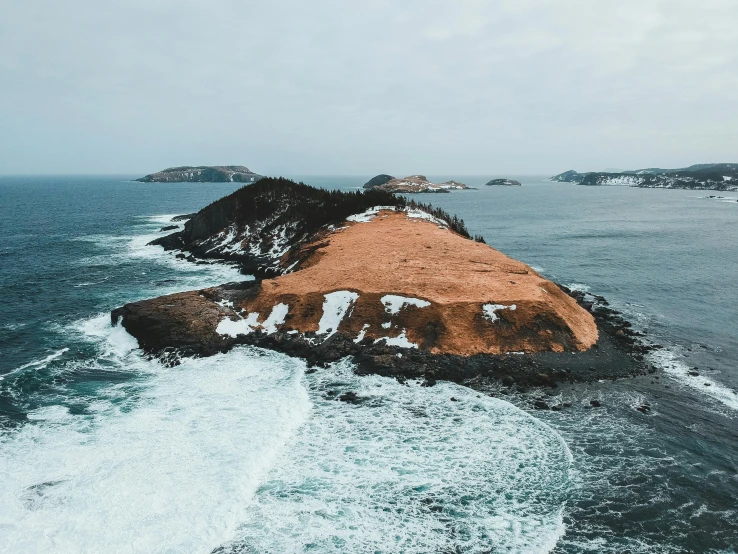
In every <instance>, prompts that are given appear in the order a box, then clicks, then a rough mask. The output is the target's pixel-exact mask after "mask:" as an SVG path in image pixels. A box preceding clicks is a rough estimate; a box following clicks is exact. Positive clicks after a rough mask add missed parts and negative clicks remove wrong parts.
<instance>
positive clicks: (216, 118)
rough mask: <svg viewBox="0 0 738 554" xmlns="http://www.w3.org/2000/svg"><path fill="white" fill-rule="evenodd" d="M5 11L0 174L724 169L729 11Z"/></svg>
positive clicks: (533, 5) (719, 4) (340, 7)
mask: <svg viewBox="0 0 738 554" xmlns="http://www.w3.org/2000/svg"><path fill="white" fill-rule="evenodd" d="M698 8H699V9H697V8H695V3H694V2H689V1H681V0H670V1H668V2H665V1H657V0H639V1H634V0H619V1H617V2H614V1H610V0H600V1H598V2H591V1H583V0H564V1H560V2H555V3H553V2H546V1H543V0H515V1H509V0H501V1H497V2H487V1H481V0H473V1H472V0H465V1H459V0H457V1H455V2H439V1H435V0H426V1H417V0H409V1H406V2H402V3H397V2H389V1H384V0H377V1H374V2H357V1H344V2H335V1H334V2H310V3H308V2H302V1H295V0H277V1H273V2H268V3H266V2H243V1H225V0H215V1H209V2H204V1H198V0H178V1H174V0H159V1H141V0H128V1H126V2H123V1H120V0H110V1H108V2H105V3H100V2H93V1H89V0H70V1H67V2H63V3H61V2H52V1H49V0H29V1H28V2H22V3H21V2H15V3H13V4H11V5H10V6H8V7H6V8H5V9H4V11H5V14H4V18H3V20H2V21H0V74H2V75H3V86H2V87H0V121H2V122H3V128H4V129H3V133H2V134H0V172H2V173H12V172H23V173H43V172H125V173H139V172H147V171H153V170H156V169H159V168H161V167H163V166H167V165H181V164H200V163H243V164H245V165H249V166H250V167H251V166H252V167H253V168H254V169H255V170H257V171H262V172H265V173H282V174H290V173H293V174H294V173H376V172H391V173H398V174H399V173H412V172H417V171H422V172H425V173H441V174H449V173H458V174H465V173H466V174H474V173H478V174H489V173H504V172H510V173H526V172H552V171H557V170H559V169H568V168H570V167H576V168H578V169H581V170H586V169H597V168H600V167H607V166H615V167H640V166H655V165H660V166H679V165H685V164H689V163H695V162H702V161H713V160H723V161H730V160H732V158H733V157H734V151H735V145H736V143H737V140H736V139H738V131H737V130H736V129H738V125H737V124H738V121H737V120H738V110H737V109H736V108H738V105H737V103H738V100H736V98H737V97H736V95H735V90H736V85H737V84H738V72H737V71H736V70H735V69H736V67H738V65H737V64H738V59H737V56H738V54H736V53H738V37H737V36H736V34H735V33H734V30H733V28H732V27H733V23H734V22H735V21H736V19H737V17H738V4H735V2H733V1H732V0H728V1H718V0H706V1H703V2H700V4H699V6H698Z"/></svg>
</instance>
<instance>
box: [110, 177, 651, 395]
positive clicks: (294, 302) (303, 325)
mask: <svg viewBox="0 0 738 554" xmlns="http://www.w3.org/2000/svg"><path fill="white" fill-rule="evenodd" d="M153 244H158V245H161V246H163V247H164V248H165V249H166V250H173V251H178V253H177V257H179V258H187V259H190V260H192V261H195V260H197V262H198V263H217V262H223V261H226V262H230V263H236V264H238V265H239V266H240V267H241V269H242V271H243V272H244V273H248V274H251V275H254V276H255V277H256V279H255V280H251V281H244V282H239V283H231V284H225V285H221V286H217V287H212V288H208V289H203V290H196V291H191V292H184V293H178V294H174V295H169V296H164V297H160V298H154V299H151V300H143V301H140V302H133V303H130V304H126V305H125V306H122V307H120V308H117V309H116V310H114V311H113V312H112V314H111V319H112V322H113V324H122V325H123V326H124V327H125V329H126V330H127V331H128V332H129V333H130V334H131V335H133V336H134V337H135V338H136V339H137V340H138V342H139V345H140V347H141V348H142V349H143V350H144V351H145V352H147V353H149V354H152V355H156V356H159V357H160V358H161V359H162V360H164V361H167V362H170V363H177V359H178V357H179V356H181V355H188V356H191V355H196V356H209V355H213V354H216V353H218V352H225V351H227V350H229V349H231V348H233V347H234V346H236V345H254V346H259V347H262V348H268V349H272V350H278V351H281V352H285V353H287V354H289V355H291V356H297V357H301V358H304V359H306V360H307V361H308V362H309V364H310V365H312V366H316V365H317V366H320V365H321V364H325V363H330V362H334V361H337V360H340V359H341V358H343V357H346V356H352V357H353V360H354V362H355V363H356V367H357V369H356V371H357V372H359V373H378V374H382V375H393V376H397V377H398V378H403V379H404V378H410V377H415V378H418V377H419V378H425V380H426V382H427V383H428V385H429V386H431V385H432V384H433V383H434V382H435V379H448V380H454V381H462V380H464V379H469V378H473V377H474V376H479V375H484V376H486V377H489V378H496V379H501V380H502V379H506V378H507V379H510V378H514V380H515V382H517V383H520V384H522V383H527V384H530V385H546V386H555V383H556V381H557V380H562V381H575V380H592V379H595V378H602V377H603V376H606V377H621V376H624V375H633V374H641V373H643V372H644V371H645V367H644V365H643V364H642V363H641V362H639V359H640V360H642V359H643V357H642V356H641V354H642V353H644V352H646V351H647V350H645V349H646V348H647V347H644V346H642V345H640V343H638V342H637V340H636V339H635V334H634V333H633V332H632V331H630V329H629V325H628V324H627V322H625V321H623V320H622V319H620V318H619V316H618V315H617V313H616V312H614V311H613V310H611V309H609V308H607V307H606V305H607V303H606V302H605V301H604V299H601V298H594V297H593V298H587V297H585V295H583V294H581V293H575V292H572V291H569V290H567V289H565V288H563V287H560V286H558V285H556V284H555V283H553V282H551V281H549V280H547V279H545V278H544V277H542V276H541V275H539V274H538V273H537V272H536V271H534V270H533V269H532V268H531V267H530V266H527V265H525V264H523V263H521V262H519V261H517V260H514V259H512V258H509V257H507V256H505V255H504V254H502V253H500V252H498V251H496V250H494V249H492V248H490V247H489V246H487V245H486V244H484V242H483V239H482V238H481V237H471V236H470V234H469V232H468V231H467V229H466V227H465V225H464V222H463V221H462V220H460V219H458V218H457V217H455V216H451V215H449V214H447V213H446V212H444V211H443V210H440V209H438V208H433V207H431V206H428V205H424V204H419V203H417V202H414V201H411V200H407V199H405V198H404V197H402V196H398V195H394V194H392V193H390V192H387V191H384V190H377V189H369V190H367V191H365V192H342V191H327V190H322V189H316V188H313V187H310V186H307V185H304V184H302V183H295V182H293V181H290V180H287V179H271V178H265V179H262V180H261V181H259V182H258V183H256V184H254V185H250V186H246V187H243V188H241V189H239V190H238V191H236V192H234V193H233V194H231V195H229V196H226V197H225V198H222V199H221V200H219V201H217V202H214V203H213V204H211V205H210V206H208V207H206V208H204V209H203V210H201V211H200V212H198V213H197V214H195V215H194V216H192V218H191V219H188V220H187V222H186V223H185V225H184V229H183V230H181V231H178V232H176V233H173V234H171V235H167V236H165V237H162V238H160V239H157V240H155V241H154V243H153ZM595 365H596V366H597V368H598V370H597V371H596V372H593V371H590V370H591V368H592V367H593V366H595ZM511 376H512V377H511Z"/></svg>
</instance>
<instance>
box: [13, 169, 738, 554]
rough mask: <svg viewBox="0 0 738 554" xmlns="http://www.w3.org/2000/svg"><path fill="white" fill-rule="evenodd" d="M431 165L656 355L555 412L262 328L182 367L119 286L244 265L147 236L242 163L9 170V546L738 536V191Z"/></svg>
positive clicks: (484, 222) (728, 547) (573, 396)
mask: <svg viewBox="0 0 738 554" xmlns="http://www.w3.org/2000/svg"><path fill="white" fill-rule="evenodd" d="M429 177H430V178H431V180H434V179H436V180H438V179H439V178H440V177H443V178H442V179H441V180H447V179H449V178H455V179H457V180H460V181H463V182H465V183H467V184H469V185H471V186H478V187H479V189H478V190H470V191H459V192H454V193H450V194H436V195H417V196H415V198H416V199H417V200H419V201H423V202H431V203H433V204H434V205H438V206H440V207H443V208H444V209H446V210H447V211H449V212H451V213H456V214H458V215H459V216H460V217H462V218H464V220H465V221H466V223H467V226H468V227H469V230H470V231H471V232H472V233H480V234H482V235H484V237H485V239H486V240H487V242H488V243H489V244H490V245H491V246H493V247H495V248H497V249H499V250H501V251H502V252H504V253H506V254H508V255H510V256H512V257H514V258H516V259H519V260H521V261H523V262H526V263H528V264H530V265H532V266H534V267H535V268H536V269H538V270H540V271H541V272H542V273H543V274H544V275H545V276H547V277H549V278H551V279H553V280H555V281H557V282H560V283H563V284H576V285H577V286H579V287H582V288H585V289H586V290H589V291H590V292H592V293H595V294H601V295H603V296H605V297H606V298H607V299H608V300H609V301H610V302H611V303H612V304H613V306H614V307H615V308H617V309H619V310H621V311H623V312H624V313H625V314H626V315H627V316H628V317H629V318H630V319H631V321H632V322H633V323H634V325H635V326H637V327H638V328H640V329H642V330H643V331H645V332H646V333H647V335H648V337H649V339H650V340H652V341H653V342H656V343H658V344H661V345H663V346H664V348H663V349H662V350H660V351H658V352H656V353H655V354H654V355H653V359H652V360H651V361H652V362H653V363H654V364H655V365H657V366H659V367H660V368H662V371H660V372H659V373H658V374H657V376H658V378H651V377H649V378H647V379H637V380H623V381H619V382H616V383H599V384H596V385H577V386H572V387H562V388H561V389H559V390H558V391H556V394H557V395H558V396H557V397H552V398H551V399H550V403H551V404H555V403H561V402H568V403H571V404H572V406H571V407H570V408H565V409H564V410H562V411H560V412H550V411H534V410H532V409H531V407H530V400H529V397H527V396H522V395H519V396H515V395H511V396H505V395H501V394H500V393H499V391H493V392H495V397H494V398H491V397H489V396H486V395H484V394H481V393H478V392H476V391H473V390H472V389H469V388H466V387H461V386H458V385H453V384H449V383H444V384H441V385H439V386H437V387H433V388H430V389H429V388H424V387H420V386H419V384H418V383H414V382H409V383H408V384H407V385H406V386H403V385H400V384H399V383H397V382H396V381H394V380H390V379H385V378H380V377H361V378H358V377H356V376H354V375H353V374H352V373H351V367H350V364H349V363H348V362H341V363H339V364H335V365H334V366H332V367H331V368H329V369H325V370H320V371H319V372H317V373H313V374H307V375H306V374H305V373H304V370H305V367H304V364H303V362H301V361H300V360H294V359H291V358H289V357H287V356H283V355H280V354H276V353H271V352H265V351H262V350H258V349H248V348H239V349H236V350H234V351H233V352H230V353H228V354H225V355H219V356H215V357H213V358H207V359H200V360H186V361H185V363H183V364H182V365H181V366H178V367H176V368H166V367H163V366H162V365H161V364H159V363H158V362H156V361H151V360H147V359H145V358H144V357H143V356H141V354H140V353H139V352H138V351H137V350H136V348H135V347H136V344H135V341H134V340H133V339H132V338H131V337H130V336H128V335H127V334H126V333H125V332H124V331H123V330H122V329H121V328H113V327H111V326H110V324H109V317H108V313H109V310H110V309H111V308H114V307H116V306H119V305H121V304H122V303H124V302H128V301H132V300H136V299H140V298H146V297H151V296H158V295H161V294H167V293H171V292H176V291H180V290H189V289H193V288H200V287H204V286H209V285H216V284H220V283H223V282H227V281H235V280H242V279H246V278H247V277H246V276H243V275H240V274H239V273H238V272H237V271H236V270H235V269H234V268H230V267H228V266H224V265H194V264H191V263H189V262H186V261H182V260H176V259H175V258H174V257H173V256H172V255H170V254H165V253H164V252H163V251H162V250H161V249H160V248H158V247H149V246H146V243H147V242H148V241H149V240H150V239H151V238H153V237H154V236H159V235H160V234H161V233H160V232H159V229H160V228H161V227H162V226H164V225H167V224H169V221H170V219H171V216H172V215H174V214H181V213H189V212H193V211H196V210H198V209H199V208H201V207H203V206H205V205H206V204H208V203H209V202H211V201H213V200H215V199H217V198H219V197H221V196H224V195H225V194H228V193H229V192H231V191H233V190H235V189H236V188H237V187H238V184H226V183H223V184H195V183H192V184H190V183H182V184H144V183H134V182H130V181H128V180H127V179H126V178H124V177H121V178H113V177H77V178H74V177H59V178H55V177H33V178H31V177H25V178H9V177H3V178H0V210H2V214H3V217H2V219H1V220H0V225H1V226H2V227H1V228H0V230H1V231H2V233H1V234H0V264H2V272H0V285H1V286H2V288H3V291H4V292H5V301H4V302H3V303H2V304H0V552H99V551H103V550H105V551H126V552H206V553H207V552H212V551H214V550H218V549H219V550H218V551H220V552H231V553H235V552H302V551H312V552H345V551H349V552H489V551H496V552H498V551H499V552H546V551H553V552H623V551H630V552H685V551H686V552H733V551H734V549H735V548H736V547H738V518H737V517H736V516H737V515H738V513H736V512H737V511H738V508H737V507H738V466H737V465H736V460H738V426H737V425H736V416H737V415H738V395H736V393H735V391H736V390H738V369H737V368H738V336H737V335H738V333H736V331H735V328H734V327H733V326H732V325H734V324H733V322H734V321H736V320H738V298H736V296H735V293H734V287H733V282H734V276H735V275H736V274H738V232H736V231H738V203H730V202H718V201H715V200H714V199H708V198H702V197H704V196H707V194H704V193H700V192H695V191H669V190H651V189H633V188H616V187H592V188H590V187H580V186H575V185H569V184H559V183H545V182H542V181H541V178H540V177H514V176H513V177H514V178H517V179H518V180H520V181H521V182H522V183H523V184H524V186H523V187H484V186H483V183H484V182H486V181H487V180H489V178H491V176H484V177H482V176H479V177H459V176H429ZM366 178H367V177H335V176H333V177H315V176H311V177H303V180H305V181H306V182H308V183H309V184H315V185H318V186H325V187H329V188H346V189H350V188H352V187H356V186H360V185H361V184H362V183H363V182H364V181H366ZM729 195H730V194H729V193H726V194H724V195H723V196H729ZM731 196H736V197H738V195H731ZM695 366H696V367H697V368H698V373H699V376H696V377H695V376H690V375H689V373H688V371H689V370H690V369H692V368H694V367H695ZM347 390H352V391H355V392H357V393H358V394H359V396H360V398H361V402H359V403H358V404H348V403H345V402H341V401H339V400H337V397H338V396H339V395H340V394H341V393H342V392H345V391H347ZM451 397H453V398H454V399H455V400H454V401H452V400H451ZM591 399H598V400H599V401H600V402H601V403H602V407H601V408H591V407H590V402H589V401H590V400H591ZM643 403H648V404H649V405H650V406H651V412H650V413H649V414H642V413H640V412H638V411H636V410H635V408H636V407H638V406H640V405H642V404H643Z"/></svg>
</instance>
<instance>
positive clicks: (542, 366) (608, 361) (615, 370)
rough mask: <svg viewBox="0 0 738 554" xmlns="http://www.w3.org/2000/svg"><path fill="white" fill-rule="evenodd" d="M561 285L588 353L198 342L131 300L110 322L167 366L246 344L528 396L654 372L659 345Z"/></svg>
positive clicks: (154, 309) (308, 340)
mask: <svg viewBox="0 0 738 554" xmlns="http://www.w3.org/2000/svg"><path fill="white" fill-rule="evenodd" d="M258 288H259V281H247V282H242V283H232V284H227V285H222V286H221V287H217V288H215V289H207V290H206V291H201V294H202V295H203V296H207V295H213V296H212V297H211V298H206V299H207V300H209V301H215V302H220V303H228V302H231V300H227V298H232V299H238V298H240V297H243V296H250V295H255V294H256V293H257V291H258ZM560 288H561V289H562V290H563V291H564V292H566V293H567V294H569V295H570V296H571V297H572V298H573V299H574V300H576V301H577V303H578V305H579V306H581V307H582V308H583V309H586V310H587V311H588V312H589V313H591V314H592V316H593V317H594V320H595V322H596V324H597V328H598V331H599V338H598V341H597V343H596V344H595V345H593V347H592V348H590V349H588V350H586V351H583V352H532V353H508V354H475V355H471V356H462V355H456V354H434V353H431V352H429V351H427V350H419V349H412V348H402V347H399V346H390V345H387V344H376V343H374V341H373V340H372V339H370V338H365V339H364V340H363V341H359V342H356V340H355V339H354V338H353V337H351V336H349V335H347V334H345V333H342V332H337V333H335V334H333V335H332V336H330V337H329V338H327V339H325V340H322V339H321V338H320V337H318V336H317V335H316V334H315V333H305V334H296V333H291V332H289V331H287V332H282V331H276V332H273V333H267V332H265V331H264V330H259V329H255V330H254V331H253V332H251V333H249V334H243V335H238V336H236V337H230V336H222V337H218V339H215V340H210V341H202V340H198V339H197V338H195V337H196V335H193V334H192V333H191V329H189V328H184V327H186V326H187V324H186V323H185V322H184V321H183V320H177V319H170V318H169V317H168V316H167V312H166V310H165V309H164V310H162V309H161V306H158V305H151V304H149V305H148V306H147V305H146V303H148V302H149V301H143V302H139V303H136V302H134V303H131V304H127V305H125V306H123V307H121V308H117V309H115V310H113V311H112V313H111V321H112V323H113V324H114V325H116V324H118V322H122V324H123V326H124V327H125V328H126V330H127V331H128V332H129V333H130V334H132V335H133V336H134V337H137V338H138V340H139V344H140V346H141V348H142V349H143V350H144V352H146V353H147V354H148V355H150V356H152V357H157V358H159V359H160V360H161V361H162V362H163V363H165V364H168V365H176V364H178V363H179V360H180V359H181V358H182V357H187V356H210V355H213V354H216V353H219V352H227V351H228V350H231V349H232V348H233V347H235V346H238V345H248V346H255V347H260V348H265V349H269V350H275V351H277V352H281V353H284V354H287V355H289V356H293V357H297V358H302V359H304V360H305V361H306V362H307V364H308V366H309V369H308V371H317V370H319V368H321V367H326V366H327V364H330V363H333V362H337V361H339V360H341V359H343V358H345V357H347V356H349V357H351V358H352V359H353V361H354V363H355V364H356V372H357V373H358V374H377V375H383V376H390V377H396V378H397V379H399V380H400V381H402V380H404V379H417V378H422V379H424V382H425V384H426V385H427V386H432V385H433V384H435V381H436V380H447V381H454V382H457V383H464V382H465V381H468V380H477V381H478V380H479V379H482V381H485V382H487V383H497V384H498V385H501V386H503V387H507V388H509V389H511V390H517V391H518V392H524V391H525V390H526V389H528V388H530V387H549V388H556V387H557V386H558V384H560V383H577V382H595V381H599V380H602V379H606V380H614V379H620V378H625V377H635V376H639V375H646V374H649V373H655V371H656V370H655V368H654V367H651V366H650V365H649V364H648V363H647V362H646V361H645V355H646V354H647V353H648V352H650V351H651V350H654V349H657V348H659V346H658V345H649V344H646V343H645V342H643V341H642V340H641V339H642V335H641V334H640V333H638V332H637V331H634V330H633V329H632V325H631V324H630V323H629V322H628V321H627V320H626V319H625V318H624V317H623V316H622V314H620V313H619V312H617V311H616V310H613V309H612V308H610V307H609V305H608V303H607V301H606V300H605V299H604V298H603V297H601V296H591V295H587V294H585V293H582V292H579V291H572V290H569V289H567V288H566V287H563V286H560ZM175 296H176V295H175ZM193 315H194V314H193ZM175 322H178V323H175ZM173 323H175V324H173Z"/></svg>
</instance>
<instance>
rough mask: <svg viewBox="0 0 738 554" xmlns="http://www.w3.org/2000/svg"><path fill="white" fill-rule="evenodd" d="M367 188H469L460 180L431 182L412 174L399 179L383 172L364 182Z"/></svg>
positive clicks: (415, 190) (407, 190)
mask: <svg viewBox="0 0 738 554" xmlns="http://www.w3.org/2000/svg"><path fill="white" fill-rule="evenodd" d="M364 188H365V189H374V190H383V191H387V192H399V193H405V194H407V193H421V192H422V193H433V192H441V193H443V192H450V191H452V190H463V189H468V188H469V187H467V186H466V185H465V184H464V183H459V182H458V181H446V182H444V183H438V184H436V183H431V182H430V181H429V180H428V179H427V178H426V176H425V175H410V176H408V177H403V178H402V179H398V178H396V177H392V176H391V175H386V174H381V175H377V176H376V177H372V178H371V179H369V181H367V182H366V183H365V184H364Z"/></svg>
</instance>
